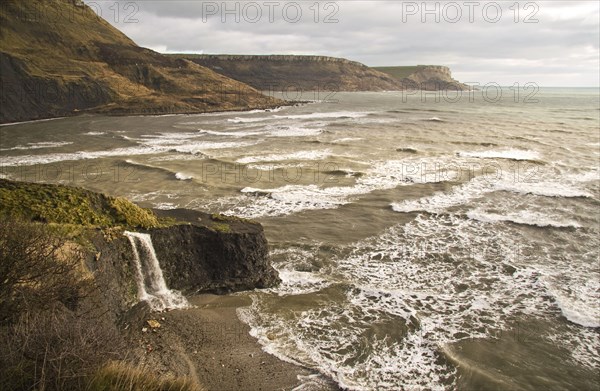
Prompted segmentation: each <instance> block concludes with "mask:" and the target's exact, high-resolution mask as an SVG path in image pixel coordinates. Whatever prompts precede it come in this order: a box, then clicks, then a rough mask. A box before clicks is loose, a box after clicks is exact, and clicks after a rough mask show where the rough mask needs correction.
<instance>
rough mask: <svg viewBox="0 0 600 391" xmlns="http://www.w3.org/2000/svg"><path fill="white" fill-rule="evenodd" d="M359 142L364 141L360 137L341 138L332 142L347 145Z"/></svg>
mask: <svg viewBox="0 0 600 391" xmlns="http://www.w3.org/2000/svg"><path fill="white" fill-rule="evenodd" d="M360 140H364V139H363V138H361V137H343V138H338V139H336V140H333V142H334V143H349V142H352V141H360Z"/></svg>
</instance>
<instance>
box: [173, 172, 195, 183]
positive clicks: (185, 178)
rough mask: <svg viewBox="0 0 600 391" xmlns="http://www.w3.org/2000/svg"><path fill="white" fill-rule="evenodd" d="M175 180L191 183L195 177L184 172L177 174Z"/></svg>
mask: <svg viewBox="0 0 600 391" xmlns="http://www.w3.org/2000/svg"><path fill="white" fill-rule="evenodd" d="M175 178H177V179H179V180H180V181H190V180H192V179H194V177H193V176H191V175H189V174H184V173H183V172H177V173H175Z"/></svg>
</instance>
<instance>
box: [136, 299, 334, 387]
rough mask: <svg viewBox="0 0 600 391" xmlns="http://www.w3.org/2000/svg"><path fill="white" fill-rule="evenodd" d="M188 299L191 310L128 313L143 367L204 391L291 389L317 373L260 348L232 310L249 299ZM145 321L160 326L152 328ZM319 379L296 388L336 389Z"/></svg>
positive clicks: (247, 328) (248, 301) (235, 311)
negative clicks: (196, 386) (195, 385)
mask: <svg viewBox="0 0 600 391" xmlns="http://www.w3.org/2000/svg"><path fill="white" fill-rule="evenodd" d="M188 300H189V301H190V304H192V305H193V306H194V307H193V308H190V309H185V310H172V311H168V312H161V313H152V312H145V313H143V314H138V316H135V315H134V317H135V319H132V318H131V317H130V322H129V326H128V327H129V330H130V333H129V334H130V335H129V337H130V340H131V342H132V343H133V344H134V348H135V349H136V350H137V351H138V352H139V354H140V357H141V358H140V360H139V361H140V364H141V365H142V366H144V367H147V368H148V369H149V370H152V371H154V372H157V373H162V374H173V375H176V376H181V377H187V378H188V379H190V380H192V381H193V382H194V383H197V384H198V385H200V386H201V387H204V389H206V390H209V391H212V390H214V391H230V390H231V391H240V390H264V391H267V390H295V389H297V387H299V386H301V385H302V384H303V383H304V382H303V379H307V378H311V377H314V376H319V373H318V372H316V371H314V370H311V369H308V368H304V367H301V366H298V365H294V364H291V363H289V362H285V361H282V360H280V359H279V358H277V357H275V356H273V355H271V354H269V353H266V352H265V351H264V350H263V349H262V346H261V345H260V344H259V342H258V340H257V339H255V338H254V337H252V336H251V335H250V327H249V326H248V325H247V324H245V323H244V322H242V321H241V320H240V319H239V318H238V316H237V308H240V307H246V306H248V305H250V298H249V297H247V296H243V295H223V296H219V295H213V294H202V295H198V296H191V297H189V298H188ZM139 315H141V316H139ZM149 320H151V321H157V322H158V323H159V324H160V326H159V327H154V328H153V327H151V325H150V323H152V322H150V323H148V321H149ZM154 326H156V324H154ZM321 383H322V381H320V382H319V385H318V386H317V385H316V384H315V385H314V386H312V385H310V384H305V385H304V386H303V387H302V388H301V389H302V390H307V391H309V390H317V389H318V390H332V391H333V390H340V388H339V387H338V386H337V385H336V384H335V383H334V382H333V381H328V382H327V383H328V384H321ZM315 387H318V388H315Z"/></svg>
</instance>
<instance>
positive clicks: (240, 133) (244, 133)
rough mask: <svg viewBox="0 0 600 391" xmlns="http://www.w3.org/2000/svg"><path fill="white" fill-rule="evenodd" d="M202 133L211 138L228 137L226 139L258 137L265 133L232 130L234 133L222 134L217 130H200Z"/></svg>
mask: <svg viewBox="0 0 600 391" xmlns="http://www.w3.org/2000/svg"><path fill="white" fill-rule="evenodd" d="M200 132H202V133H204V134H209V135H211V136H226V137H236V138H238V137H249V136H258V135H261V134H264V132H259V131H251V130H249V131H241V130H232V131H227V132H221V131H217V130H203V129H200Z"/></svg>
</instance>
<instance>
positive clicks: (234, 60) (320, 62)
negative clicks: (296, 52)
mask: <svg viewBox="0 0 600 391" xmlns="http://www.w3.org/2000/svg"><path fill="white" fill-rule="evenodd" d="M172 56H173V57H175V58H179V59H185V60H190V61H193V62H194V63H196V64H198V65H201V66H204V67H207V68H210V69H212V70H213V71H215V72H218V73H221V74H223V75H225V76H227V77H230V78H232V79H235V80H239V81H241V82H243V83H246V84H248V85H250V86H252V87H254V88H256V89H258V90H262V91H274V92H281V91H284V92H285V91H295V90H303V91H389V90H400V89H402V85H401V83H400V82H399V81H398V80H396V79H394V78H393V77H391V76H390V75H387V74H385V73H383V72H379V71H377V70H374V69H372V68H369V67H368V66H366V65H364V64H361V63H359V62H355V61H350V60H346V59H343V58H336V57H325V56H286V55H270V56H252V55H248V56H245V55H205V54H199V55H196V54H176V55H172Z"/></svg>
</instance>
